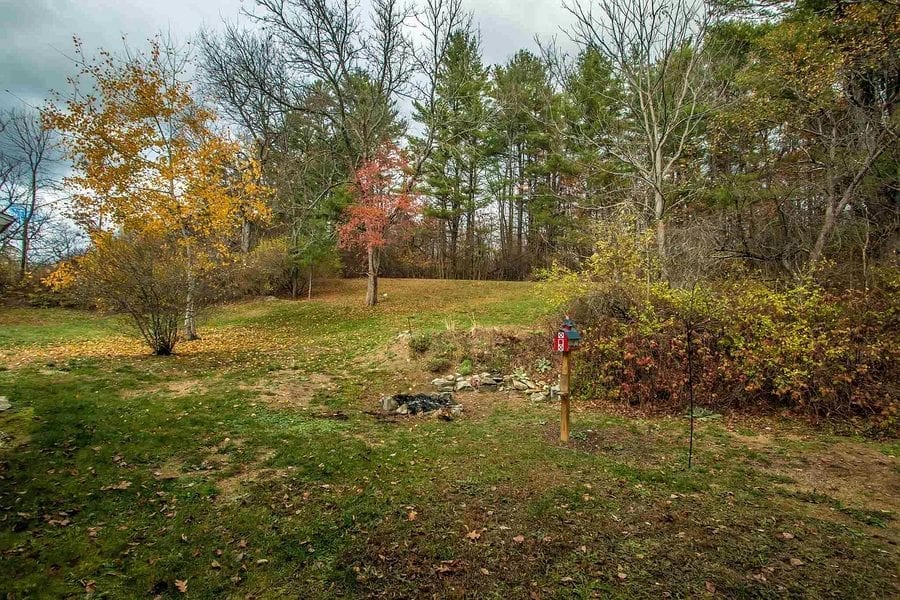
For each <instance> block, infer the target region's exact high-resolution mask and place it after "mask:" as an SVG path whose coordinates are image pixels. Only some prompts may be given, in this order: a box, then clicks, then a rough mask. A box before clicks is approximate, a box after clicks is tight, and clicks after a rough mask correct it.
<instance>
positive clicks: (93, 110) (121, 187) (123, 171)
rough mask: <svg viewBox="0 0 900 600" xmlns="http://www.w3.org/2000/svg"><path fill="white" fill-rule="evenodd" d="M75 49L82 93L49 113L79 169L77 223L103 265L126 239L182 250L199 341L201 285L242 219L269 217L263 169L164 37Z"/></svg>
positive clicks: (190, 321)
mask: <svg viewBox="0 0 900 600" xmlns="http://www.w3.org/2000/svg"><path fill="white" fill-rule="evenodd" d="M75 46H76V48H75V50H76V56H77V57H78V64H79V71H78V73H77V74H76V75H75V76H74V77H72V78H70V83H71V85H72V92H71V93H70V94H69V95H68V96H66V97H63V96H62V95H59V94H58V95H57V97H56V99H55V102H53V103H51V105H50V106H48V107H47V109H46V110H45V111H44V118H45V120H46V125H47V126H49V127H51V128H53V129H56V130H58V131H60V132H61V133H62V138H63V140H64V145H65V148H66V150H67V153H68V155H69V157H70V158H71V160H72V161H73V164H74V173H73V174H72V175H71V176H70V177H68V178H67V180H66V184H67V186H68V187H69V188H70V189H71V190H73V192H74V193H73V196H72V215H71V216H72V218H73V219H74V220H75V221H76V222H78V223H79V224H80V225H82V226H83V227H85V229H86V230H87V231H88V233H89V234H90V237H91V242H92V248H91V252H92V253H94V254H95V255H96V257H97V259H98V260H97V261H95V262H97V263H98V264H102V263H103V262H104V261H103V255H104V253H109V252H115V251H116V248H118V247H119V243H118V242H117V243H115V244H114V243H112V242H111V240H113V239H116V238H127V237H128V236H137V237H140V238H141V239H147V237H148V236H149V237H150V238H152V239H157V240H166V243H167V244H169V243H171V244H173V245H174V246H176V247H177V248H178V250H179V252H180V254H181V258H182V259H183V261H180V262H182V263H183V264H184V268H185V269H186V270H187V272H186V280H187V282H188V285H187V289H186V297H185V299H184V332H183V333H184V337H186V338H187V339H195V338H196V337H197V332H196V326H195V323H194V316H195V305H196V301H197V299H196V295H197V289H198V288H197V286H198V282H199V281H200V278H201V277H202V276H203V274H204V273H206V272H208V271H209V270H210V269H211V268H212V267H213V266H215V265H216V264H217V263H218V262H220V261H221V260H222V259H223V258H224V257H226V256H227V254H228V250H229V246H230V244H229V241H230V240H231V239H233V236H234V234H235V232H236V231H238V230H239V227H240V223H241V222H242V221H245V220H262V219H265V218H266V217H267V214H268V211H267V206H266V197H267V195H268V190H267V189H266V188H265V187H264V186H263V185H262V184H261V183H260V181H261V170H260V166H259V164H258V163H257V161H256V160H255V159H254V158H252V153H245V152H244V151H243V148H242V147H241V145H240V143H239V142H237V141H236V140H234V139H233V138H231V137H230V136H229V135H227V134H226V133H223V132H222V131H221V130H217V128H216V116H215V114H214V113H213V112H212V111H210V110H209V109H207V108H205V107H204V106H202V105H200V104H199V103H198V102H197V101H196V100H195V99H194V98H193V97H192V95H191V88H190V85H189V84H188V83H186V82H185V81H184V80H183V79H182V77H181V76H182V74H183V71H184V67H185V65H186V64H187V59H186V57H185V56H184V54H183V53H182V52H180V51H179V50H178V49H177V48H174V47H173V46H172V45H170V44H164V43H163V42H162V41H161V40H160V39H158V38H157V39H153V40H150V47H149V50H148V51H147V52H143V53H137V54H134V53H130V52H126V56H125V57H124V58H120V57H116V56H114V55H113V54H111V53H110V52H107V51H103V52H101V53H100V54H99V56H98V57H97V58H95V59H87V58H86V57H85V55H84V53H83V50H82V47H81V44H80V42H79V41H78V40H77V39H76V41H75ZM110 232H112V233H115V234H116V235H115V236H110V235H109V234H110ZM88 262H89V261H88ZM85 264H87V263H85ZM76 268H77V267H76ZM58 279H60V280H61V281H64V280H65V279H66V278H65V277H61V278H58Z"/></svg>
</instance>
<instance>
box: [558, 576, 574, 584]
mask: <svg viewBox="0 0 900 600" xmlns="http://www.w3.org/2000/svg"><path fill="white" fill-rule="evenodd" d="M560 581H561V582H562V583H572V582H573V581H575V580H574V579H573V578H571V577H563V578H562V579H560Z"/></svg>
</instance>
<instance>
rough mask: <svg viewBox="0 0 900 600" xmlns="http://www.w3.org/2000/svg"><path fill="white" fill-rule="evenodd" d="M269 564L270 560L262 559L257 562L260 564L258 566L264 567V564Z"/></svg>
mask: <svg viewBox="0 0 900 600" xmlns="http://www.w3.org/2000/svg"><path fill="white" fill-rule="evenodd" d="M268 562H269V559H268V558H260V559H259V560H258V561H256V564H258V565H264V564H266V563H268Z"/></svg>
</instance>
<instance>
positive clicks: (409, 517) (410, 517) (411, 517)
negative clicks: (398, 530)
mask: <svg viewBox="0 0 900 600" xmlns="http://www.w3.org/2000/svg"><path fill="white" fill-rule="evenodd" d="M418 516H419V513H417V512H416V511H414V510H411V511H409V514H408V515H406V520H407V521H415V520H416V517H418Z"/></svg>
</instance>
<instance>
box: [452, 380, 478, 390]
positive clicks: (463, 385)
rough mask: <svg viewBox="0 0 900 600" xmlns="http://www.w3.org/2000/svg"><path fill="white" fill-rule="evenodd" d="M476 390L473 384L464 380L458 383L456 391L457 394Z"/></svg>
mask: <svg viewBox="0 0 900 600" xmlns="http://www.w3.org/2000/svg"><path fill="white" fill-rule="evenodd" d="M474 389H475V388H473V387H472V384H471V383H469V380H468V379H463V380H462V381H457V382H456V391H457V392H471V391H473V390H474Z"/></svg>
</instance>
